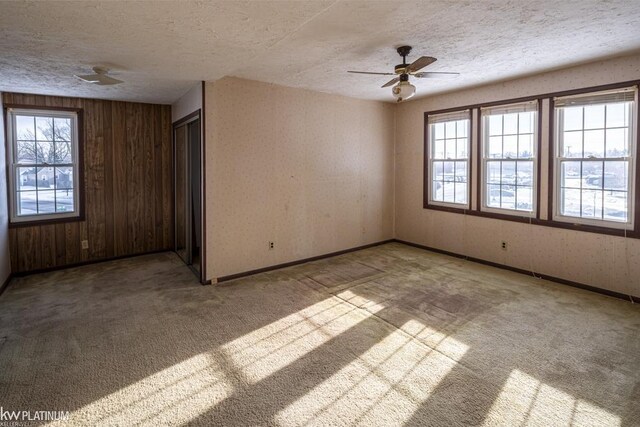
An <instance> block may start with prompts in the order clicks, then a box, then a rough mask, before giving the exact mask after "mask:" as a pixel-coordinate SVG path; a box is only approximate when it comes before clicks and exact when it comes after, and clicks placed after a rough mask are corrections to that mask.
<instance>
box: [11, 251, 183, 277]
mask: <svg viewBox="0 0 640 427" xmlns="http://www.w3.org/2000/svg"><path fill="white" fill-rule="evenodd" d="M161 252H171V249H158V250H157V251H150V252H141V253H139V254H130V255H120V256H114V257H109V258H100V259H93V260H90V261H82V262H76V263H73V264H65V265H56V266H55V267H47V268H39V269H37V270H30V271H21V272H19V273H13V277H24V276H31V275H32V274H40V273H49V272H51V271H59V270H66V269H67V268H75V267H82V266H85V265H91V264H99V263H101V262H108V261H117V260H119V259H125V258H134V257H137V256H143V255H152V254H159V253H161Z"/></svg>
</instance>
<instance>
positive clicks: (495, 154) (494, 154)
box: [489, 136, 502, 159]
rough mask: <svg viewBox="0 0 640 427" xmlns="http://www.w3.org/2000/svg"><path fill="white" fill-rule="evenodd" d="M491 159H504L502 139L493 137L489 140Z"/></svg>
mask: <svg viewBox="0 0 640 427" xmlns="http://www.w3.org/2000/svg"><path fill="white" fill-rule="evenodd" d="M489 157H490V158H492V159H499V158H501V157H502V137H501V136H492V137H490V138H489Z"/></svg>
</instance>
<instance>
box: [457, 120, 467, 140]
mask: <svg viewBox="0 0 640 427" xmlns="http://www.w3.org/2000/svg"><path fill="white" fill-rule="evenodd" d="M456 125H457V132H458V134H457V135H456V136H457V137H458V138H466V137H467V128H468V127H469V121H468V120H458V121H457V122H456Z"/></svg>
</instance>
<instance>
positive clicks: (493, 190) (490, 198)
mask: <svg viewBox="0 0 640 427" xmlns="http://www.w3.org/2000/svg"><path fill="white" fill-rule="evenodd" d="M487 206H489V207H491V208H499V207H500V185H496V184H489V185H488V186H487Z"/></svg>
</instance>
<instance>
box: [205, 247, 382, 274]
mask: <svg viewBox="0 0 640 427" xmlns="http://www.w3.org/2000/svg"><path fill="white" fill-rule="evenodd" d="M393 241H394V239H388V240H383V241H380V242H375V243H369V244H368V245H363V246H358V247H355V248H350V249H344V250H341V251H337V252H331V253H328V254H324V255H318V256H314V257H311V258H304V259H299V260H296V261H290V262H285V263H283V264H276V265H271V266H269V267H263V268H258V269H256V270H249V271H245V272H242V273H236V274H230V275H228V276H222V277H218V280H217V283H220V282H228V281H229V280H235V279H240V278H242V277H247V276H253V275H254V274H259V273H264V272H267V271H273V270H279V269H281V268H286V267H291V266H294V265H299V264H304V263H305V262H311V261H317V260H319V259H324V258H331V257H334V256H338V255H343V254H346V253H349V252H355V251H360V250H362V249H367V248H372V247H374V246H380V245H384V244H385V243H391V242H393Z"/></svg>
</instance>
